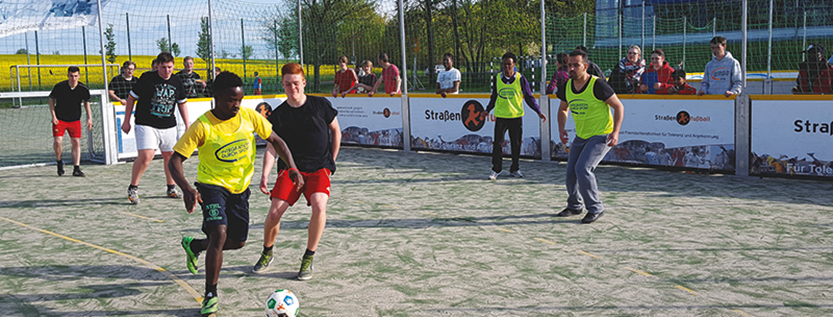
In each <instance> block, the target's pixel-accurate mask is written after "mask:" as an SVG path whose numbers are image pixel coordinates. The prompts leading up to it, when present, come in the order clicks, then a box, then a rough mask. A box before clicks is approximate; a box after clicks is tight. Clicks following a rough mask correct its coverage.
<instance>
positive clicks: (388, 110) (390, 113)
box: [373, 108, 399, 118]
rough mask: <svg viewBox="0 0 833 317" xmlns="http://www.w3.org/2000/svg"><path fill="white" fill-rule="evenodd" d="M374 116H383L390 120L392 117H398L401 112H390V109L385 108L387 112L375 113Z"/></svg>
mask: <svg viewBox="0 0 833 317" xmlns="http://www.w3.org/2000/svg"><path fill="white" fill-rule="evenodd" d="M373 114H374V115H382V116H384V117H385V118H390V116H398V115H399V112H396V111H390V109H388V108H385V110H382V111H373Z"/></svg>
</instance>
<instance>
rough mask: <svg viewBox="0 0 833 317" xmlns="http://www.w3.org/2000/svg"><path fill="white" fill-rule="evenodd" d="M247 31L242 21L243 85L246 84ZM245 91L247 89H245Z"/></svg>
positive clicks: (241, 20) (241, 55) (241, 54)
mask: <svg viewBox="0 0 833 317" xmlns="http://www.w3.org/2000/svg"><path fill="white" fill-rule="evenodd" d="M245 32H246V31H244V28H243V19H240V41H241V42H243V46H242V47H241V49H240V57H242V58H243V84H244V85H245V84H246V33H245ZM244 90H245V89H244Z"/></svg>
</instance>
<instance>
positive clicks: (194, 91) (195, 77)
mask: <svg viewBox="0 0 833 317" xmlns="http://www.w3.org/2000/svg"><path fill="white" fill-rule="evenodd" d="M182 63H183V64H185V69H183V70H181V71H179V72H178V73H176V75H177V76H178V77H179V79H181V80H182V85H183V86H185V95H186V96H187V97H188V98H197V97H199V96H200V93H201V92H202V91H203V90H205V81H203V80H202V79H201V78H200V74H197V73H196V72H195V71H194V58H193V57H191V56H185V59H184V60H183V61H182Z"/></svg>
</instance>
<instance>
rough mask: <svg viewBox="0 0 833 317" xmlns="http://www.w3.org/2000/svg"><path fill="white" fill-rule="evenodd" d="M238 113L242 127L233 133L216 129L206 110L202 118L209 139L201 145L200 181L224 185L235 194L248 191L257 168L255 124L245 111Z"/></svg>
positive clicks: (198, 176) (201, 121)
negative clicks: (244, 113)
mask: <svg viewBox="0 0 833 317" xmlns="http://www.w3.org/2000/svg"><path fill="white" fill-rule="evenodd" d="M236 117H237V120H240V127H239V128H237V131H235V132H234V133H232V134H230V135H224V134H221V133H217V132H216V131H214V128H213V126H212V125H211V123H210V122H209V120H208V118H207V117H206V115H205V114H203V115H202V116H200V118H199V121H198V122H199V123H200V124H203V126H204V128H205V142H204V143H203V145H202V146H201V147H200V148H199V149H200V154H199V155H200V156H199V158H200V164H199V166H198V167H197V169H198V172H197V181H198V182H200V183H203V184H211V185H217V186H222V187H224V188H226V189H228V190H229V191H230V192H232V193H233V194H239V193H242V192H244V191H246V188H248V187H249V183H250V182H251V180H252V174H254V169H255V166H254V161H255V147H254V141H255V138H254V134H253V133H252V131H254V125H253V124H252V123H251V122H250V121H249V120H243V118H242V116H241V115H237V116H236Z"/></svg>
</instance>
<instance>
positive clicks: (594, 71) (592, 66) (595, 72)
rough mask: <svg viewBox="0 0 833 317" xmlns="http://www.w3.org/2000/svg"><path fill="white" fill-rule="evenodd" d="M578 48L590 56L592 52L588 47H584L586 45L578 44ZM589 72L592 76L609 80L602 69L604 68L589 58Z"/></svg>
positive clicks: (605, 80)
mask: <svg viewBox="0 0 833 317" xmlns="http://www.w3.org/2000/svg"><path fill="white" fill-rule="evenodd" d="M576 49H577V50H580V51H582V52H584V53H585V54H587V55H588V56H590V53H589V52H588V51H587V47H584V45H579V46H576ZM587 73H588V74H590V75H592V76H596V77H599V79H601V80H602V81H604V82H607V77H606V76H605V73H604V72H603V71H602V68H601V67H599V65H596V63H593V62H591V61H590V60H589V59H588V60H587Z"/></svg>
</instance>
